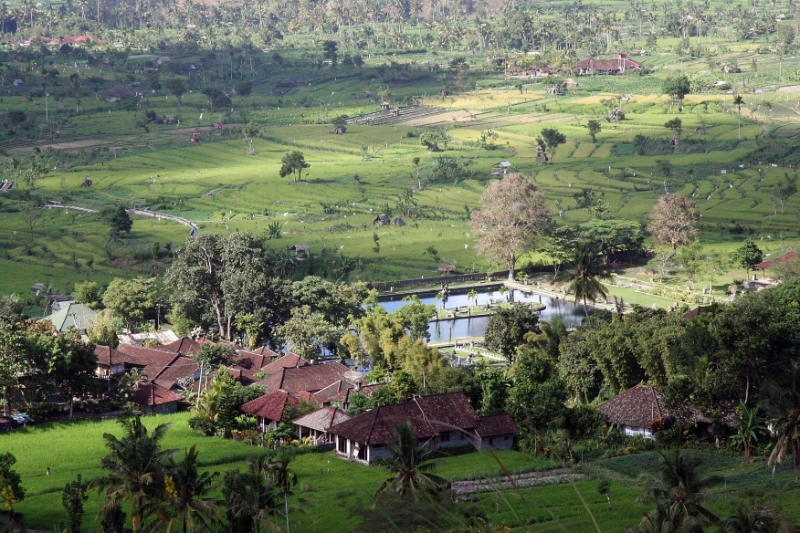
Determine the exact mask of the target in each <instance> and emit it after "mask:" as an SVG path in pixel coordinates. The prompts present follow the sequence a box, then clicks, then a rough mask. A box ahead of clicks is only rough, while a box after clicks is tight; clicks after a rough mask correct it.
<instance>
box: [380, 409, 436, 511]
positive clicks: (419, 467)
mask: <svg viewBox="0 0 800 533" xmlns="http://www.w3.org/2000/svg"><path fill="white" fill-rule="evenodd" d="M395 432H396V434H397V438H396V439H393V440H391V441H389V442H387V444H386V448H387V452H388V457H387V458H386V459H385V460H384V461H383V465H384V466H385V467H386V469H387V470H389V472H391V473H392V474H393V475H392V477H390V478H389V479H387V480H386V481H384V482H383V483H381V485H380V486H379V487H378V490H376V491H375V497H376V498H378V497H380V496H381V495H382V494H390V493H394V494H396V495H398V496H400V497H401V498H404V499H409V500H411V501H414V502H418V501H420V500H427V499H431V498H436V497H437V496H438V495H439V494H441V493H442V492H443V491H444V490H446V489H447V488H448V487H449V485H450V484H449V483H448V481H447V480H446V479H444V478H442V477H439V476H437V475H434V474H431V473H430V470H431V469H432V468H433V466H434V463H433V462H432V461H431V459H432V456H431V453H432V450H431V449H430V448H429V447H427V446H425V445H423V446H419V445H418V443H417V439H416V437H414V432H413V430H412V428H411V424H409V423H404V424H399V425H397V426H395Z"/></svg>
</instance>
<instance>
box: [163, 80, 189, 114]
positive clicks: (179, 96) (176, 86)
mask: <svg viewBox="0 0 800 533" xmlns="http://www.w3.org/2000/svg"><path fill="white" fill-rule="evenodd" d="M167 90H168V91H169V92H171V93H172V96H174V97H175V100H177V101H178V113H180V112H181V104H182V103H183V95H184V94H185V93H186V85H185V84H184V83H183V80H182V79H180V78H172V79H171V80H169V81H168V82H167Z"/></svg>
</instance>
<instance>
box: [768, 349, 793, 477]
mask: <svg viewBox="0 0 800 533" xmlns="http://www.w3.org/2000/svg"><path fill="white" fill-rule="evenodd" d="M785 383H786V384H785V385H784V386H780V385H777V384H772V385H770V386H769V387H767V395H768V399H767V400H766V402H765V406H766V408H767V410H768V412H769V413H770V415H771V418H772V420H771V427H770V432H771V433H772V435H773V436H774V437H775V444H774V446H773V447H772V453H770V455H769V459H768V460H767V464H768V465H769V466H772V474H773V475H775V469H776V468H777V466H778V464H780V463H781V462H783V460H784V459H785V458H786V456H787V455H788V454H791V455H792V457H793V458H794V480H795V483H796V482H797V471H798V469H799V468H800V364H798V363H794V364H792V365H791V366H789V369H788V373H787V377H786V382H785Z"/></svg>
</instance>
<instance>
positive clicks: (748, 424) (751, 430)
mask: <svg viewBox="0 0 800 533" xmlns="http://www.w3.org/2000/svg"><path fill="white" fill-rule="evenodd" d="M731 426H732V427H733V428H734V429H735V430H736V435H734V436H733V437H732V439H733V440H734V442H738V443H740V444H741V445H742V447H743V448H744V456H745V457H750V453H751V452H752V450H753V444H755V443H756V442H758V437H759V436H760V435H761V434H763V433H764V432H765V431H766V430H767V428H766V426H764V417H762V416H761V415H760V414H759V412H758V407H753V408H752V409H750V408H749V407H747V404H746V403H744V402H742V403H741V405H740V406H739V414H738V415H737V416H736V417H735V418H734V419H733V421H732V422H731Z"/></svg>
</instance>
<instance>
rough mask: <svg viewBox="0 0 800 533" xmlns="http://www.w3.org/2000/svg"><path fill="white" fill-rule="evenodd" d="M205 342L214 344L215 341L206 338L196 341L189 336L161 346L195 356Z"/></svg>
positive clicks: (163, 348) (170, 350) (162, 348)
mask: <svg viewBox="0 0 800 533" xmlns="http://www.w3.org/2000/svg"><path fill="white" fill-rule="evenodd" d="M204 344H209V345H212V346H213V344H214V343H213V342H211V341H205V340H203V341H196V340H194V339H190V338H189V337H183V338H181V339H178V340H176V341H175V342H171V343H169V344H165V345H164V346H161V347H159V348H160V349H161V350H165V351H169V352H174V353H180V354H181V355H190V356H192V357H194V356H196V355H197V353H198V352H199V351H200V348H201V347H202V346H203V345H204Z"/></svg>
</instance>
